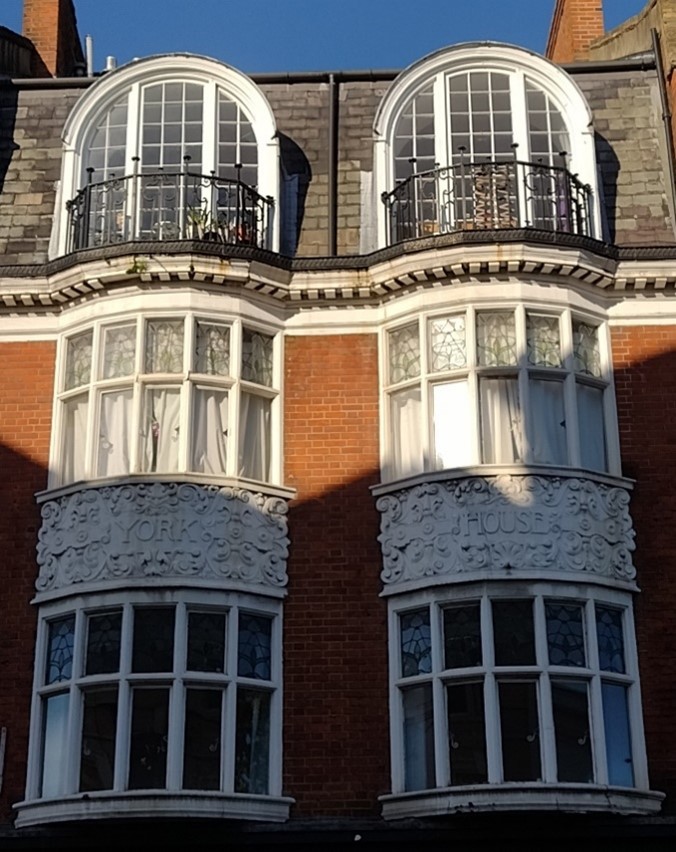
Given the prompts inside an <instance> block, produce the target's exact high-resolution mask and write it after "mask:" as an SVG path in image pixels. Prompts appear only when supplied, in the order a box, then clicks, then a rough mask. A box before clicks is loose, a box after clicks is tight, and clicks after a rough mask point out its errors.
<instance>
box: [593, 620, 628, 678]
mask: <svg viewBox="0 0 676 852" xmlns="http://www.w3.org/2000/svg"><path fill="white" fill-rule="evenodd" d="M596 636H597V639H598V644H599V667H600V668H601V670H602V671H604V672H618V673H620V674H623V673H624V672H625V671H626V668H625V663H624V636H623V632H622V612H621V610H619V609H610V608H609V607H605V606H597V607H596Z"/></svg>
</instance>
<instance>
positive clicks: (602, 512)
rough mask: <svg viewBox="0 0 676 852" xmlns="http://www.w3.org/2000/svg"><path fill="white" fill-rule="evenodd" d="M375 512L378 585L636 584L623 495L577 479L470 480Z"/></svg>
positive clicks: (407, 493)
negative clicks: (518, 578)
mask: <svg viewBox="0 0 676 852" xmlns="http://www.w3.org/2000/svg"><path fill="white" fill-rule="evenodd" d="M376 506H377V508H378V511H379V512H380V513H381V534H380V536H379V541H380V543H381V549H382V554H383V571H382V574H381V578H382V581H383V583H384V584H385V585H392V584H396V583H405V582H409V581H414V580H421V579H424V578H426V577H427V578H431V577H434V576H440V575H451V576H452V575H461V574H467V573H469V572H481V571H484V572H493V571H495V570H501V569H502V570H507V569H511V570H514V571H526V572H530V571H533V572H538V571H539V572H546V571H552V572H557V573H559V572H563V571H568V572H575V573H578V574H579V573H587V574H594V575H598V576H602V577H607V578H610V579H615V580H621V581H625V582H627V581H631V580H633V579H634V577H635V576H636V571H635V569H634V566H633V563H632V559H631V552H632V551H633V550H634V530H633V526H632V521H631V517H630V515H629V494H628V493H627V491H626V490H625V489H623V488H619V487H614V486H610V485H605V484H602V483H598V482H593V481H591V480H587V479H581V478H571V479H565V478H559V477H551V478H550V477H544V476H511V475H502V476H497V477H494V478H483V477H472V478H468V479H463V480H452V481H446V482H429V483H424V484H421V485H415V486H413V487H411V488H408V489H405V490H401V491H398V492H396V493H393V494H388V495H385V496H382V497H380V499H379V500H378V501H377V503H376Z"/></svg>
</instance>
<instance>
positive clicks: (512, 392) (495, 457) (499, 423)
mask: <svg viewBox="0 0 676 852" xmlns="http://www.w3.org/2000/svg"><path fill="white" fill-rule="evenodd" d="M481 446H482V460H483V462H484V464H511V463H512V462H515V461H521V460H522V459H523V449H522V447H523V439H522V431H521V410H520V406H519V385H518V383H517V380H516V379H481Z"/></svg>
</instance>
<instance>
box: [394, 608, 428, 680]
mask: <svg viewBox="0 0 676 852" xmlns="http://www.w3.org/2000/svg"><path fill="white" fill-rule="evenodd" d="M399 625H400V630H401V674H402V677H413V676H414V675H418V674H429V673H430V672H431V671H432V634H431V632H430V611H429V609H427V608H425V609H416V610H414V611H413V612H403V613H401V615H400V616H399Z"/></svg>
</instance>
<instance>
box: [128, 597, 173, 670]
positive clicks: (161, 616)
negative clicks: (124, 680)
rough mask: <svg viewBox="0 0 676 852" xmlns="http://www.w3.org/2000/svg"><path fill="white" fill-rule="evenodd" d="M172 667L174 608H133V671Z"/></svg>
mask: <svg viewBox="0 0 676 852" xmlns="http://www.w3.org/2000/svg"><path fill="white" fill-rule="evenodd" d="M173 668H174V608H173V607H147V608H145V607H138V608H136V609H135V610H134V644H133V651H132V663H131V670H132V671H133V672H170V671H172V669H173Z"/></svg>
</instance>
